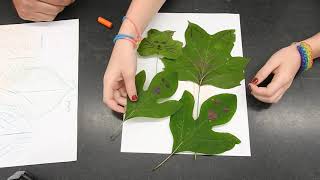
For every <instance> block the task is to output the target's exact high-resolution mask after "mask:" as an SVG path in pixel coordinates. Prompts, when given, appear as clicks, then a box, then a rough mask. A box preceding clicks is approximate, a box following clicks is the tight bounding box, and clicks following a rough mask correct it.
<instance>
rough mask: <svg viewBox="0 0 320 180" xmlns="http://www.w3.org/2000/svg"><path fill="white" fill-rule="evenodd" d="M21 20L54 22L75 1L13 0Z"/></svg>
mask: <svg viewBox="0 0 320 180" xmlns="http://www.w3.org/2000/svg"><path fill="white" fill-rule="evenodd" d="M12 1H13V4H14V6H15V8H16V10H17V12H18V15H19V16H20V18H22V19H24V20H29V21H36V22H37V21H52V20H54V19H55V17H56V16H57V15H58V14H59V13H60V12H61V11H63V9H64V8H65V7H66V6H68V5H70V4H72V3H73V2H74V1H75V0H41V1H40V0H12Z"/></svg>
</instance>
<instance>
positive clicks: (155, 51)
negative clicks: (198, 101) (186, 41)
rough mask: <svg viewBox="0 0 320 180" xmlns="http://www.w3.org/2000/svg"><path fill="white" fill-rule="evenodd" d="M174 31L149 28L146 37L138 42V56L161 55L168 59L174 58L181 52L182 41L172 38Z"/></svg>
mask: <svg viewBox="0 0 320 180" xmlns="http://www.w3.org/2000/svg"><path fill="white" fill-rule="evenodd" d="M173 33H174V31H169V30H167V31H159V30H156V29H150V30H149V31H148V37H146V38H144V39H143V40H142V41H141V43H140V44H139V48H138V53H139V55H140V56H152V55H161V56H163V57H166V58H169V59H176V58H177V57H178V56H179V55H180V54H181V49H182V42H180V41H176V40H173V39H172V36H173Z"/></svg>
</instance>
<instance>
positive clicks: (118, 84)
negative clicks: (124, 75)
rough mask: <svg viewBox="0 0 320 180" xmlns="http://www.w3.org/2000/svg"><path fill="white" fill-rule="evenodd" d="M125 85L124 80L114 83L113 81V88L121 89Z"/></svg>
mask: <svg viewBox="0 0 320 180" xmlns="http://www.w3.org/2000/svg"><path fill="white" fill-rule="evenodd" d="M123 86H124V84H123V82H121V81H114V82H113V83H112V89H113V90H118V89H120V88H121V87H123Z"/></svg>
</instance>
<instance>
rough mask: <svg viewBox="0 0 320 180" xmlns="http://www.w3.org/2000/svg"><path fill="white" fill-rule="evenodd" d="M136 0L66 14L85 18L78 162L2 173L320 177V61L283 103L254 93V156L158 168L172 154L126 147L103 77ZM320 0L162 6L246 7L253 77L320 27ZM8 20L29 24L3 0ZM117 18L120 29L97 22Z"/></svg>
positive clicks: (1, 175)
mask: <svg viewBox="0 0 320 180" xmlns="http://www.w3.org/2000/svg"><path fill="white" fill-rule="evenodd" d="M128 5H129V1H125V0H118V1H102V0H90V1H89V0H78V1H77V2H76V4H74V5H73V6H71V7H68V8H67V9H66V10H65V11H64V12H63V13H62V14H61V15H59V17H58V19H71V18H79V19H80V54H79V61H80V66H79V119H78V121H79V127H78V129H79V135H78V161H77V162H71V163H57V164H46V165H35V166H27V167H14V168H3V169H0V179H1V180H2V179H6V178H7V177H8V176H10V175H11V174H13V173H14V172H15V171H17V170H21V169H26V170H28V171H30V172H31V173H33V174H34V175H35V176H37V177H38V178H39V179H41V180H98V179H99V180H100V179H106V180H118V179H121V180H142V179H143V180H144V179H148V180H162V179H170V180H171V179H174V180H185V179H186V180H199V179H201V180H202V179H281V180H283V179H313V180H315V179H320V167H319V163H320V156H319V150H320V141H319V138H320V131H319V130H320V123H319V120H320V118H319V117H320V111H319V110H320V94H319V90H320V63H316V64H315V67H314V68H313V69H312V70H310V71H309V72H306V73H304V74H302V75H299V76H298V77H297V78H296V79H295V81H294V84H293V85H292V87H291V88H290V89H289V91H288V92H287V93H286V95H285V96H284V97H283V99H282V100H281V102H279V103H278V104H275V105H271V106H270V105H267V104H264V103H261V102H258V101H256V100H255V99H254V98H252V97H251V96H250V95H248V96H247V99H248V113H249V126H250V140H251V151H252V156H251V157H200V156H198V158H197V160H193V158H191V157H190V156H183V155H177V156H174V160H171V161H169V162H168V163H166V164H165V166H164V167H162V168H161V169H160V170H158V171H156V172H151V168H152V167H153V166H154V165H155V164H157V163H158V162H160V161H161V160H162V159H163V158H164V157H165V156H166V155H159V154H128V153H120V138H118V139H117V140H116V141H115V142H111V141H110V140H109V136H110V135H111V133H112V132H113V130H114V129H115V127H117V126H118V125H119V124H120V121H119V116H117V115H116V114H114V113H112V112H111V111H110V110H109V109H108V108H105V106H104V105H103V103H102V81H101V79H102V77H103V74H104V71H105V67H106V65H107V61H108V58H109V57H110V54H111V51H112V47H113V43H112V41H111V40H112V38H113V37H114V35H115V34H116V33H117V30H118V28H119V26H120V22H121V17H122V16H123V15H124V14H125V12H126V9H127V7H128ZM319 9H320V1H319V0H304V1H301V0H290V1H289V0H282V1H279V0H247V1H243V0H242V1H236V0H174V1H168V2H167V4H166V5H165V6H164V7H163V8H162V10H161V12H193V13H221V12H225V13H239V14H240V16H241V28H242V41H243V49H244V55H245V56H246V57H249V58H250V59H251V62H250V64H249V65H248V70H247V74H246V80H247V82H248V81H249V80H250V78H251V77H252V76H253V75H254V74H255V73H256V71H257V70H258V69H259V68H260V67H261V66H262V65H263V64H264V62H265V61H266V60H267V59H268V57H270V55H271V54H272V53H273V52H275V51H276V50H277V49H279V48H281V47H284V46H286V45H288V44H290V43H291V42H294V41H299V40H302V39H304V38H306V37H309V36H311V35H313V34H315V33H317V32H319V31H320V20H319V17H320V11H319ZM0 12H1V16H0V24H12V23H22V22H23V21H22V20H20V19H19V18H18V17H17V15H16V13H15V11H14V9H13V8H12V5H11V1H10V0H8V1H1V3H0ZM98 16H105V17H108V18H109V19H111V20H112V21H113V22H114V25H115V27H114V28H113V29H112V30H106V29H105V28H104V27H103V26H101V25H99V24H97V23H96V18H97V17H98Z"/></svg>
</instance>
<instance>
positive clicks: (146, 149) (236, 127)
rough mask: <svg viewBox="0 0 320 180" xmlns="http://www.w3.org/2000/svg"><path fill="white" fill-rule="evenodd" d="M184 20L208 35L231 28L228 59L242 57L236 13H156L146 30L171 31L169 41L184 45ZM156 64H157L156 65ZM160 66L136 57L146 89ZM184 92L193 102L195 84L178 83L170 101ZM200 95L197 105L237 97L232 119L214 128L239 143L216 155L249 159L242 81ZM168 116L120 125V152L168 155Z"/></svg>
mask: <svg viewBox="0 0 320 180" xmlns="http://www.w3.org/2000/svg"><path fill="white" fill-rule="evenodd" d="M188 21H190V22H193V23H196V24H198V25H199V26H201V27H202V28H203V29H205V30H206V31H207V32H208V33H209V34H214V33H216V32H218V31H222V30H226V29H235V33H236V42H235V45H234V48H233V50H232V56H243V55H242V44H241V42H242V41H241V28H240V17H239V15H238V14H198V13H159V14H158V15H156V16H155V18H154V19H153V20H152V22H151V23H150V25H149V26H148V28H147V29H146V31H145V32H144V34H143V37H145V36H146V33H147V31H148V30H149V29H151V28H154V29H158V30H160V31H164V30H173V31H175V33H174V36H173V39H175V40H179V41H181V42H183V43H185V38H184V32H185V30H186V28H187V26H188ZM156 62H158V64H156ZM162 68H163V64H162V62H161V61H160V60H159V61H157V58H142V57H139V58H138V70H137V72H140V71H141V70H145V71H146V75H147V80H146V85H145V87H147V86H148V85H149V83H150V81H151V79H152V78H153V77H154V76H155V74H156V73H157V72H160V71H162ZM185 90H188V91H189V92H191V93H192V94H193V96H194V97H195V101H197V99H196V98H197V96H195V95H196V94H197V92H198V85H196V84H194V83H192V82H182V81H180V82H179V87H178V90H177V92H176V93H175V95H174V96H173V97H172V98H171V99H175V100H179V99H180V98H181V96H182V94H183V92H184V91H185ZM200 91H201V93H200V98H199V100H200V104H202V102H204V101H205V100H206V99H208V98H209V97H211V96H213V95H217V94H221V93H231V94H235V95H237V103H238V104H237V107H238V108H237V111H236V113H235V114H234V116H233V118H232V120H231V121H230V122H229V123H227V124H225V125H223V126H220V127H215V128H214V130H215V131H218V132H229V133H231V134H233V135H235V136H236V137H237V138H239V139H240V140H241V143H240V144H238V145H236V146H235V147H234V148H233V149H232V150H230V151H227V152H225V153H222V154H220V155H226V156H251V153H250V139H249V126H248V113H247V101H246V92H245V81H244V80H243V81H242V82H241V85H240V86H238V87H235V88H232V89H220V88H216V87H213V86H202V87H201V90H200ZM194 118H195V119H196V118H197V117H196V107H195V108H194ZM169 122H170V117H166V118H162V119H149V118H134V119H131V120H129V121H126V122H124V124H123V129H122V141H121V152H132V153H161V154H170V153H171V152H172V144H173V137H172V134H171V131H170V127H169Z"/></svg>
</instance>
